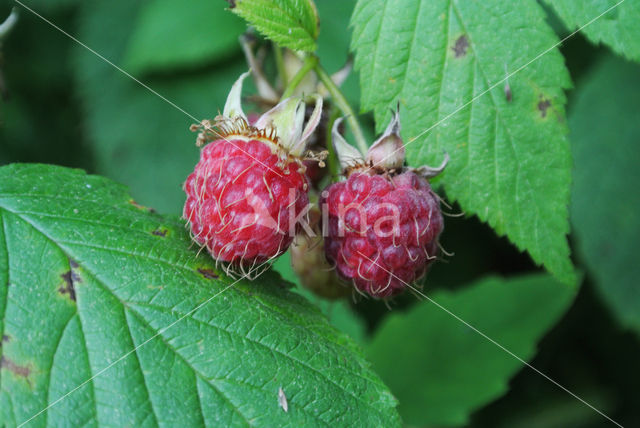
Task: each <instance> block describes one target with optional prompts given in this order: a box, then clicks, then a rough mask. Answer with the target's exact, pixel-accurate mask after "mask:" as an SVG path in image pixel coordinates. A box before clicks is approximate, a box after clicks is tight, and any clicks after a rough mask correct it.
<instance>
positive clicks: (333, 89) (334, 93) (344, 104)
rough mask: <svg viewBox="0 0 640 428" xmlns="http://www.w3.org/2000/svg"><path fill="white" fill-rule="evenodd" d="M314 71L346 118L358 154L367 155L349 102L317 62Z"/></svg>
mask: <svg viewBox="0 0 640 428" xmlns="http://www.w3.org/2000/svg"><path fill="white" fill-rule="evenodd" d="M314 70H315V72H316V74H317V75H318V78H319V79H320V81H321V82H322V83H323V84H324V86H325V87H326V88H327V90H328V91H329V93H330V94H331V98H332V99H333V101H334V102H335V104H336V105H337V106H338V107H339V108H340V110H342V112H343V113H344V115H345V116H346V118H347V122H348V123H349V126H350V127H351V131H352V132H353V136H354V137H355V139H356V144H357V145H358V149H360V152H361V153H362V154H363V155H364V154H365V153H367V150H368V149H369V147H368V146H367V142H366V140H365V138H364V134H363V133H362V129H361V128H360V124H359V123H358V119H357V118H356V114H355V113H354V111H353V109H352V108H351V106H350V105H349V102H348V101H347V99H346V98H345V97H344V95H343V94H342V92H340V89H338V87H337V86H336V84H335V83H333V80H331V76H329V75H328V74H327V72H326V71H325V70H324V68H322V65H320V63H319V62H318V63H316V65H315V67H314Z"/></svg>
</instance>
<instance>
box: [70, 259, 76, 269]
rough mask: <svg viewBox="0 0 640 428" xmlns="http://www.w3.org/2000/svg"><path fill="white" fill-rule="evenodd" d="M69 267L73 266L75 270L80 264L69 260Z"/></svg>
mask: <svg viewBox="0 0 640 428" xmlns="http://www.w3.org/2000/svg"><path fill="white" fill-rule="evenodd" d="M69 266H71V268H72V269H75V268H77V267H78V262H76V261H75V260H73V259H69Z"/></svg>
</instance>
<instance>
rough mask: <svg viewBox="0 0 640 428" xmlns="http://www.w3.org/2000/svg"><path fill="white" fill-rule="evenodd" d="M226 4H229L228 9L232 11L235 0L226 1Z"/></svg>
mask: <svg viewBox="0 0 640 428" xmlns="http://www.w3.org/2000/svg"><path fill="white" fill-rule="evenodd" d="M227 3H229V8H230V9H233V8H234V7H236V0H227Z"/></svg>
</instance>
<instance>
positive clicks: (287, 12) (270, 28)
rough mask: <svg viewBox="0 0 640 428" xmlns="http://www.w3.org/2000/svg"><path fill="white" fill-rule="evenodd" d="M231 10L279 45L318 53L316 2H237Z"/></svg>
mask: <svg viewBox="0 0 640 428" xmlns="http://www.w3.org/2000/svg"><path fill="white" fill-rule="evenodd" d="M232 3H234V4H235V5H234V6H232V8H231V10H232V11H233V12H234V13H236V14H237V15H239V16H241V17H242V18H244V19H245V20H246V21H247V22H248V23H249V24H251V25H253V26H254V27H255V28H256V30H258V31H259V32H260V33H262V34H263V35H264V36H265V37H267V38H269V39H271V40H273V41H274V42H276V43H278V44H279V45H281V46H283V47H286V48H289V49H294V50H302V51H307V52H313V51H315V50H316V39H317V38H318V14H317V11H316V7H315V5H314V4H313V1H312V0H235V1H233V2H232Z"/></svg>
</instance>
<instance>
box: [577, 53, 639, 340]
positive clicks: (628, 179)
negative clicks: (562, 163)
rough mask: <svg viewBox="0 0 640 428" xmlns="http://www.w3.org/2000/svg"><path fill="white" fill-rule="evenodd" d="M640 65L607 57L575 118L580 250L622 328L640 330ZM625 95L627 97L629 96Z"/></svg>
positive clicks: (583, 89) (580, 98)
mask: <svg viewBox="0 0 640 428" xmlns="http://www.w3.org/2000/svg"><path fill="white" fill-rule="evenodd" d="M638 76H640V67H639V66H638V65H636V64H632V63H628V62H625V61H622V60H620V59H616V58H607V59H606V60H604V61H603V62H602V63H601V64H599V65H598V66H597V68H596V69H595V70H593V71H592V72H591V73H590V74H589V75H588V76H587V77H586V78H585V80H584V82H583V83H582V84H581V85H580V86H579V87H578V89H579V90H578V91H577V92H576V98H575V104H574V105H573V109H572V110H571V114H570V115H569V127H570V129H571V139H572V143H573V153H574V157H575V167H574V168H575V179H574V185H573V193H572V204H571V218H572V221H573V226H574V229H575V235H576V243H577V249H578V253H579V254H580V256H581V257H582V258H583V259H584V261H585V262H586V264H587V267H588V269H589V272H590V273H592V274H593V277H594V280H595V283H596V284H597V286H598V289H599V291H600V293H601V295H602V296H604V299H605V300H606V301H607V303H609V305H610V307H611V309H612V310H613V312H614V313H615V314H616V315H617V317H618V318H619V319H620V321H621V322H622V324H624V325H626V326H629V327H633V328H635V330H636V331H637V332H640V288H639V287H638V278H640V265H639V264H638V262H637V259H638V258H637V254H636V249H637V246H638V242H640V219H639V218H638V207H640V193H638V191H637V185H638V183H640V171H639V170H638V159H640V145H638V142H639V141H640V80H639V79H638ZM622 94H623V96H621V95H622Z"/></svg>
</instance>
